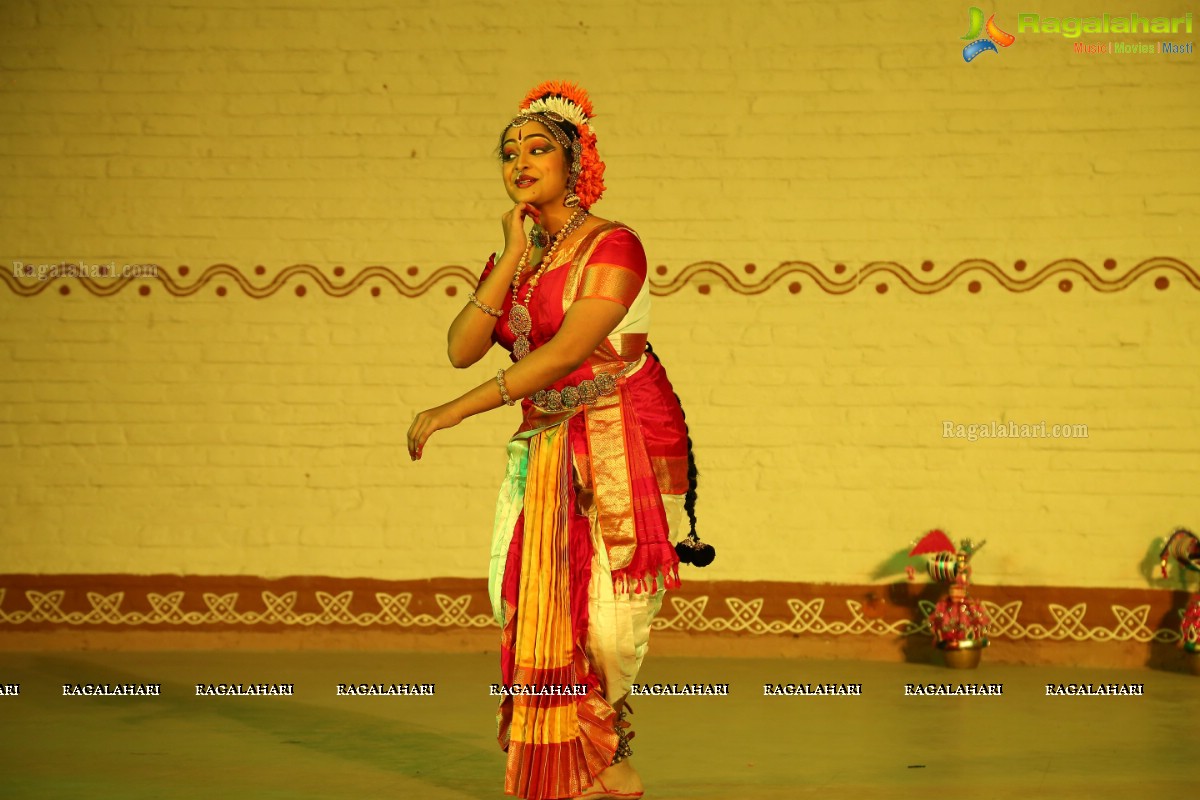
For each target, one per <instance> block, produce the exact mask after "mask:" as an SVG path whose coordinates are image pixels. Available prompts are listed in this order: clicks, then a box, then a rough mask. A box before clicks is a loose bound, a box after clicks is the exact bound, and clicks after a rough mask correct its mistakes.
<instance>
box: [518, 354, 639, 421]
mask: <svg viewBox="0 0 1200 800" xmlns="http://www.w3.org/2000/svg"><path fill="white" fill-rule="evenodd" d="M645 361H646V356H645V355H643V356H642V357H641V358H639V359H638V360H637V361H631V362H630V363H629V364H628V365H627V366H626V367H625V368H624V369H623V370H621V371H620V372H618V373H617V374H615V375H614V374H612V373H609V372H602V373H600V374H599V375H597V376H596V377H595V378H589V379H588V380H585V381H580V382H579V383H578V384H577V385H575V386H567V387H566V388H564V389H562V390H558V389H539V390H538V391H536V392H534V393H533V394H532V395H531V396H530V398H529V399H530V400H532V401H533V404H534V405H535V406H538V407H539V408H544V409H546V410H547V411H568V410H570V409H572V408H575V407H577V406H580V405H587V404H588V403H594V402H596V400H597V399H598V398H600V397H604V396H605V395H610V394H612V393H613V392H615V391H616V390H617V378H622V377H624V376H626V375H628V374H629V373H631V372H633V371H634V370H635V369H637V368H638V367H640V366H641V365H642V364H643V363H645Z"/></svg>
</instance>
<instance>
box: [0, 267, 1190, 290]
mask: <svg viewBox="0 0 1200 800" xmlns="http://www.w3.org/2000/svg"><path fill="white" fill-rule="evenodd" d="M67 266H76V265H67ZM151 266H155V265H151ZM1116 269H1117V263H1116V262H1115V261H1114V260H1113V259H1107V260H1105V262H1104V264H1103V269H1102V270H1096V269H1093V268H1092V267H1091V266H1089V265H1088V264H1086V263H1084V262H1083V261H1081V260H1079V259H1075V258H1063V259H1059V260H1057V261H1052V262H1050V263H1049V264H1046V265H1045V266H1043V267H1041V268H1040V269H1037V270H1035V271H1032V272H1029V271H1028V265H1027V264H1026V262H1024V261H1017V262H1015V263H1014V264H1013V265H1012V266H1011V267H1010V268H1007V269H1006V268H1003V267H1000V266H999V265H997V264H996V263H994V262H992V261H987V260H985V259H968V260H966V261H960V262H958V263H957V264H955V265H954V266H952V267H950V268H949V269H948V270H946V271H944V272H941V273H940V274H938V275H934V273H935V271H936V270H935V267H934V264H933V263H932V262H930V261H925V262H923V263H922V264H921V266H920V268H919V269H917V270H910V269H909V268H907V267H905V266H904V265H903V264H899V263H896V262H894V261H872V262H870V263H868V264H864V265H863V266H861V267H859V268H858V269H857V270H850V269H849V268H848V267H847V266H846V265H845V264H835V265H834V266H833V267H832V270H831V272H832V275H830V274H828V273H827V272H826V271H825V270H824V269H822V268H821V267H819V266H817V265H815V264H812V263H810V262H807V261H785V262H783V263H781V264H779V266H777V267H775V268H774V269H772V270H770V271H769V272H767V273H766V274H765V275H762V277H761V278H758V279H757V280H755V278H756V277H757V276H758V275H759V274H760V271H759V268H758V266H757V265H755V264H746V265H744V266H743V267H742V268H741V269H740V270H735V269H733V268H731V267H729V266H726V265H725V264H722V263H720V262H717V261H699V262H696V263H694V264H689V265H687V266H686V267H683V268H682V269H680V270H679V271H677V272H675V273H673V274H672V272H671V270H670V269H669V268H668V267H666V266H665V265H659V266H657V267H655V269H654V271H653V274H652V275H651V279H650V287H651V294H653V295H656V296H660V297H661V296H667V295H672V294H676V293H678V292H680V291H682V290H683V289H684V288H686V287H687V286H689V285H694V286H695V288H696V290H697V291H698V292H699V293H700V294H708V293H709V292H710V291H712V287H713V286H714V285H718V284H720V285H724V286H725V287H726V288H727V289H729V290H730V291H732V292H734V293H736V294H741V295H747V296H749V295H758V294H762V293H764V292H767V291H770V290H771V289H774V288H775V287H776V286H779V285H781V284H784V283H785V281H786V289H787V291H789V292H790V293H792V294H798V293H800V292H801V291H802V290H803V288H804V287H805V283H806V282H807V283H808V284H809V285H812V286H815V287H816V288H817V289H819V290H820V291H822V292H824V293H825V294H829V295H844V294H849V293H851V292H853V291H856V290H858V289H864V290H874V291H875V292H877V293H879V294H886V293H887V292H888V291H890V290H891V289H892V288H893V287H896V288H903V289H907V290H908V291H910V292H912V293H913V294H919V295H933V294H938V293H939V292H944V291H947V290H949V289H951V288H952V287H954V286H956V285H958V284H965V288H966V290H967V291H968V292H969V293H971V294H978V293H979V292H981V291H983V289H984V288H985V286H998V287H999V288H1001V289H1004V290H1006V291H1008V292H1011V293H1018V294H1019V293H1022V292H1028V291H1031V290H1033V289H1036V288H1038V287H1040V286H1042V285H1044V284H1047V283H1050V282H1052V281H1055V279H1056V278H1057V281H1056V286H1057V288H1058V289H1059V291H1061V292H1070V291H1071V290H1072V289H1074V288H1075V286H1076V284H1077V283H1079V284H1084V285H1087V286H1089V287H1091V288H1092V289H1094V290H1095V291H1097V292H1102V293H1113V292H1120V291H1123V290H1125V289H1128V288H1129V287H1130V286H1132V285H1133V284H1134V283H1136V282H1137V281H1139V280H1141V279H1142V278H1148V277H1150V276H1152V275H1153V277H1154V287H1155V288H1156V289H1158V290H1160V291H1162V290H1165V289H1168V288H1169V287H1170V286H1171V284H1172V278H1173V277H1174V276H1178V278H1179V279H1180V280H1181V282H1182V284H1186V285H1188V286H1191V287H1192V288H1193V289H1197V290H1200V272H1197V270H1196V269H1195V268H1194V267H1192V266H1190V265H1188V264H1186V263H1184V262H1183V261H1180V260H1179V259H1176V258H1170V257H1163V256H1156V257H1153V258H1148V259H1145V260H1143V261H1141V262H1139V263H1137V264H1136V265H1134V266H1133V267H1131V268H1129V269H1128V270H1125V271H1123V272H1121V273H1120V274H1118V273H1117V272H1116ZM327 272H331V273H332V276H331V275H330V274H327ZM157 273H158V274H157V275H154V276H152V277H142V278H131V277H120V278H90V277H51V278H48V279H46V280H39V279H37V278H36V277H28V276H21V277H17V276H13V275H10V274H9V271H7V270H0V282H2V283H3V284H4V285H5V286H6V287H8V289H9V291H11V292H12V293H13V294H15V295H17V296H18V297H35V296H37V295H39V294H42V293H43V292H48V291H50V290H51V287H52V286H54V285H55V284H57V285H58V286H57V292H58V293H59V294H61V295H69V294H70V293H71V287H72V286H73V285H78V286H80V287H81V288H82V289H83V290H84V291H87V292H90V293H91V294H93V295H95V296H97V297H111V296H112V295H115V294H118V293H120V292H121V291H123V290H124V289H125V288H126V287H127V286H130V285H131V284H137V291H138V294H140V295H143V296H147V295H150V294H152V293H153V292H154V287H155V285H157V286H158V287H159V288H161V289H162V290H163V291H165V292H166V293H167V294H169V295H171V296H173V297H190V296H192V295H196V294H199V293H200V292H201V291H203V290H204V289H205V288H206V287H209V286H210V285H212V290H213V292H214V294H216V295H217V296H220V297H224V296H226V295H227V294H228V293H229V290H230V288H237V289H240V290H241V291H242V293H243V294H245V295H246V296H247V297H252V298H255V299H262V298H266V297H271V296H272V295H275V294H279V293H282V292H284V290H285V289H286V288H287V287H288V286H289V284H294V285H293V286H292V293H293V294H295V295H296V296H299V297H303V296H304V295H306V294H307V293H308V291H309V287H310V286H311V287H313V288H315V289H317V290H320V291H321V292H324V293H325V294H326V295H328V296H329V297H347V296H349V295H351V294H354V293H355V292H357V291H359V290H360V289H362V290H369V291H370V293H371V295H372V296H373V297H378V296H379V295H380V294H381V293H382V290H383V288H384V287H385V286H391V287H392V288H393V289H395V290H396V292H397V293H399V294H400V295H402V296H404V297H420V296H422V295H425V294H427V293H431V292H433V291H434V289H435V287H437V286H438V285H442V291H443V292H444V293H445V294H446V295H447V296H449V297H454V296H456V295H457V294H458V291H459V286H460V285H464V286H467V287H471V286H474V284H475V281H476V279H477V277H478V274H477V272H476V271H473V270H469V269H467V268H466V267H460V266H445V267H440V268H438V269H436V270H434V271H433V273H432V274H430V275H428V277H425V278H421V277H420V275H421V269H420V268H419V267H408V268H407V269H405V270H403V274H401V272H398V271H396V270H394V269H392V268H390V267H382V266H372V267H364V268H363V269H361V270H359V271H358V272H356V273H354V274H353V275H349V276H347V270H346V268H345V267H341V266H336V267H332V268H331V269H329V270H328V271H327V270H323V269H321V268H319V267H316V266H313V265H312V264H293V265H292V266H289V267H284V268H282V269H281V270H279V271H278V272H277V273H275V274H274V275H273V276H271V277H266V273H267V270H266V268H265V267H263V266H257V267H255V268H254V270H253V278H252V277H251V276H249V275H247V274H244V273H243V272H242V271H241V270H239V269H238V268H237V267H234V266H232V265H230V264H214V265H212V266H210V267H208V268H207V269H205V270H204V271H203V272H200V273H199V274H196V275H195V277H194V278H193V277H192V275H193V273H192V270H191V268H190V267H188V266H186V265H182V266H178V267H176V268H174V270H168V269H166V268H163V267H157ZM789 278H791V280H788V279H789ZM987 278H990V279H991V281H990V282H989V281H986V280H984V279H987ZM256 280H260V281H261V282H256ZM410 280H411V283H410Z"/></svg>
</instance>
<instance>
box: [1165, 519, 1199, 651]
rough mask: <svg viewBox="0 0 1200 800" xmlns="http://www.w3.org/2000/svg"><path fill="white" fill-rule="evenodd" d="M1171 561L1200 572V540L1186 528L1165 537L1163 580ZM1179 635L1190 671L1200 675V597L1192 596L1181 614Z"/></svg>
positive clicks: (1178, 529) (1177, 529)
mask: <svg viewBox="0 0 1200 800" xmlns="http://www.w3.org/2000/svg"><path fill="white" fill-rule="evenodd" d="M1172 559H1174V561H1175V563H1176V564H1178V565H1179V566H1181V567H1183V568H1184V569H1186V570H1190V571H1192V572H1200V539H1198V538H1196V534H1194V533H1192V532H1191V531H1189V530H1188V529H1187V528H1176V529H1175V530H1174V531H1173V532H1172V533H1171V535H1170V536H1169V537H1167V542H1166V544H1165V545H1163V549H1162V553H1160V554H1159V564H1160V568H1161V569H1162V576H1163V577H1164V578H1166V577H1167V564H1168V562H1169V561H1170V560H1172ZM1179 633H1180V642H1181V644H1182V645H1183V649H1184V650H1185V651H1186V652H1187V653H1188V654H1190V655H1191V656H1192V658H1191V659H1190V661H1189V663H1190V664H1191V669H1192V671H1193V672H1195V673H1197V674H1200V595H1193V597H1192V599H1191V601H1190V602H1189V603H1188V606H1187V610H1185V611H1184V612H1183V622H1182V623H1181V625H1180V628H1179Z"/></svg>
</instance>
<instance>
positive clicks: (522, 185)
mask: <svg viewBox="0 0 1200 800" xmlns="http://www.w3.org/2000/svg"><path fill="white" fill-rule="evenodd" d="M535 183H537V179H536V178H530V177H529V176H528V175H522V176H521V177H519V178H517V179H516V181H514V184H515V185H516V186H517V188H518V189H528V188H529V187H530V186H533V185H534V184H535Z"/></svg>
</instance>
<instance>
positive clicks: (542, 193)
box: [500, 122, 567, 208]
mask: <svg viewBox="0 0 1200 800" xmlns="http://www.w3.org/2000/svg"><path fill="white" fill-rule="evenodd" d="M500 170H501V174H502V175H503V176H504V189H505V191H507V192H508V196H509V197H510V198H512V201H513V202H514V203H531V204H533V205H534V206H537V207H539V208H540V207H545V206H549V205H551V204H554V203H561V202H562V200H563V198H564V197H565V196H566V193H567V169H566V153H564V152H563V149H562V147H560V146H559V144H558V142H556V141H555V140H554V137H553V136H551V135H550V131H548V130H546V126H545V125H542V124H541V123H540V122H526V123H525V124H524V125H522V126H521V127H519V128H509V129H508V130H506V131H505V132H504V140H503V142H502V143H501V145H500Z"/></svg>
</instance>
